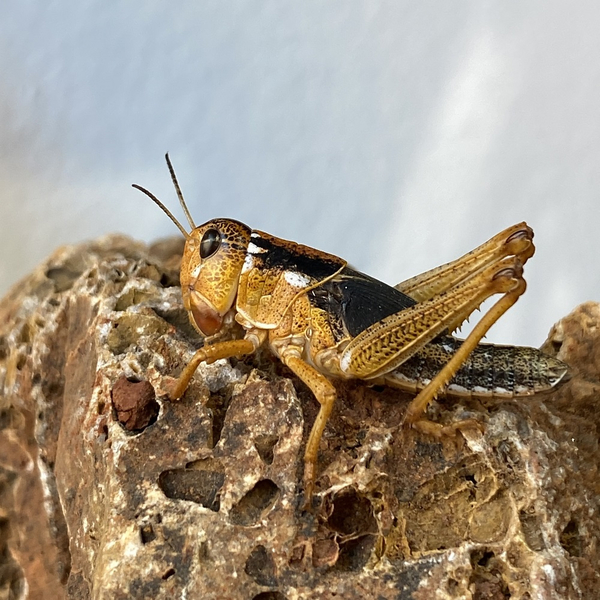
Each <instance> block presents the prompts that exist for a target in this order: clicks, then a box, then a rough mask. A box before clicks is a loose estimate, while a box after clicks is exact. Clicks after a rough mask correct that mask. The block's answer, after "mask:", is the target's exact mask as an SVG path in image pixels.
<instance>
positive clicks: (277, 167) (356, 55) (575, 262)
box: [0, 0, 600, 346]
mask: <svg viewBox="0 0 600 600" xmlns="http://www.w3.org/2000/svg"><path fill="white" fill-rule="evenodd" d="M599 30H600V3H598V2H595V1H587V2H586V1H582V2H578V3H576V4H573V3H568V2H561V1H559V0H532V1H530V2H505V1H501V0H497V1H482V0H477V1H472V2H439V1H438V2H428V1H422V2H408V1H400V0H394V1H372V2H371V1H370V2H362V1H361V2H358V1H356V0H344V1H331V2H319V1H315V0H305V1H303V2H286V1H282V0H271V1H269V0H263V1H261V2H256V1H249V0H231V1H229V2H223V1H222V0H215V1H210V0H208V1H207V0H203V1H202V2H196V1H185V0H184V1H181V2H177V3H174V2H159V1H148V2H119V3H117V2H106V1H101V0H77V1H76V2H75V1H70V0H55V1H52V2H49V1H48V0H3V2H2V3H0V73H1V82H2V85H1V88H0V244H1V247H0V252H1V257H2V258H1V260H0V294H4V293H5V292H6V291H7V290H8V289H9V287H10V286H11V285H13V284H14V283H15V282H17V280H18V279H19V278H21V277H23V276H24V275H26V274H27V273H28V271H30V270H31V269H32V268H34V267H35V265H36V264H37V263H38V262H40V261H41V260H43V259H44V258H45V257H46V256H47V255H48V254H49V253H50V252H51V251H52V250H53V249H54V248H55V247H57V246H59V245H62V244H70V243H74V242H78V241H81V240H85V239H89V238H94V237H97V236H99V235H102V234H105V233H109V232H122V233H126V234H128V235H130V236H132V237H134V238H138V239H141V240H145V241H151V240H154V239H156V238H159V237H163V236H170V235H177V234H178V232H177V230H176V228H175V227H174V226H173V224H172V223H171V222H170V221H169V220H168V218H167V217H166V216H165V215H164V214H162V213H161V211H160V210H159V209H158V208H157V207H156V206H155V205H153V204H152V203H151V202H150V201H149V200H148V199H147V198H146V197H145V196H143V195H142V194H141V193H140V192H138V191H136V190H134V189H133V188H131V184H132V183H139V184H141V185H143V186H145V187H147V188H148V189H150V190H152V191H153V192H154V193H155V194H156V195H157V196H158V197H159V198H161V199H162V200H163V201H164V202H165V203H166V204H167V205H169V206H170V207H172V209H173V211H174V212H175V214H176V215H177V216H178V217H180V219H181V220H182V221H183V220H184V219H183V216H182V215H181V212H180V210H179V207H178V205H177V199H176V196H175V193H174V190H173V189H172V186H171V182H170V179H169V175H168V171H167V169H166V166H165V163H164V158H163V156H164V154H165V152H166V151H169V152H170V155H171V158H172V160H173V162H174V165H175V168H176V171H177V173H178V176H179V180H180V183H181V186H182V188H183V192H184V194H185V196H186V198H187V202H188V204H189V205H190V209H191V211H192V214H193V215H194V217H195V220H196V222H197V223H202V222H204V221H207V220H209V219H210V218H213V217H216V216H226V217H232V218H235V219H239V220H241V221H244V222H246V223H247V224H249V225H250V226H251V227H253V228H256V229H261V230H264V231H267V232H269V233H272V234H274V235H277V236H279V237H283V238H287V239H292V240H296V241H300V242H303V243H305V244H308V245H311V246H314V247H316V248H319V249H322V250H326V251H328V252H332V253H334V254H338V255H340V256H343V257H344V258H346V259H347V260H348V261H349V262H350V263H351V264H352V265H353V266H355V267H356V268H359V269H360V270H362V271H365V272H367V273H369V274H371V275H374V276H376V277H378V278H379V279H382V280H384V281H386V282H387V283H390V284H395V283H397V282H398V281H400V280H403V279H406V278H408V277H410V276H412V275H415V274H416V273H418V272H421V271H423V270H425V269H428V268H431V267H433V266H436V265H438V264H441V263H444V262H447V261H449V260H451V259H453V258H456V257H458V256H459V255H461V254H462V253H464V252H466V251H468V250H470V249H472V248H473V247H475V246H477V245H479V244H480V243H482V242H483V241H485V240H486V239H488V238H489V237H491V236H492V235H494V234H495V233H497V232H498V231H500V230H501V229H503V228H505V227H507V226H508V225H511V224H513V223H516V222H519V221H522V220H526V221H527V222H528V223H529V224H530V225H531V226H532V227H533V228H534V230H535V234H536V238H535V241H536V245H537V253H536V256H535V257H534V258H533V259H532V260H531V261H530V262H529V263H528V264H527V267H526V278H527V281H528V286H529V287H528V291H527V294H526V295H525V296H524V297H523V298H522V299H521V300H520V301H519V303H518V304H517V305H516V306H515V307H514V308H513V309H512V310H511V311H510V313H509V314H507V315H506V316H505V317H504V318H503V319H502V321H501V322H500V323H498V324H497V325H496V326H495V327H494V328H493V329H492V331H491V332H490V334H489V336H488V339H489V340H491V341H495V342H499V343H521V344H527V345H534V346H538V345H540V344H541V343H542V342H543V340H544V339H545V336H546V334H547V332H548V330H549V328H550V326H551V325H552V324H553V323H554V322H555V321H556V320H557V319H558V318H560V317H562V316H563V315H565V314H566V313H567V312H569V311H570V310H571V309H572V308H573V307H574V306H575V305H577V304H579V303H581V302H583V301H586V300H590V299H595V300H600V269H599V268H598V256H599V255H600V235H599V227H600V197H599V196H600V109H599V107H600V36H599V35H598V31H599Z"/></svg>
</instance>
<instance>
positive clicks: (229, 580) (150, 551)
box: [0, 236, 600, 600]
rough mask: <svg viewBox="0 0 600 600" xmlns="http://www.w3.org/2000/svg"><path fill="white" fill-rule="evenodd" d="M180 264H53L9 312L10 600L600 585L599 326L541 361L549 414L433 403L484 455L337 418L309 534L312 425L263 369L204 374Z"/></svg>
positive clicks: (348, 386)
mask: <svg viewBox="0 0 600 600" xmlns="http://www.w3.org/2000/svg"><path fill="white" fill-rule="evenodd" d="M180 255H181V243H180V242H179V241H168V242H164V243H161V244H157V245H154V246H152V247H150V248H147V247H146V246H144V245H142V244H139V243H136V242H133V241H131V240H129V239H127V238H124V237H119V236H111V237H107V238H103V239H100V240H98V241H96V242H92V243H89V244H85V245H82V246H78V247H66V248H62V249H60V250H58V251H57V252H56V253H55V254H54V255H52V256H51V257H50V258H49V259H48V260H47V261H46V262H45V263H43V264H42V265H40V267H39V268H38V269H37V270H36V271H35V272H34V273H33V274H31V275H30V276H29V277H27V278H26V279H25V280H24V281H22V282H21V283H19V284H18V285H17V286H15V287H14V288H13V290H12V291H11V292H10V293H9V294H8V296H7V297H6V298H5V299H4V300H3V302H2V305H1V307H0V390H1V393H2V396H1V399H0V598H11V599H12V598H15V599H20V598H35V599H37V598H70V599H77V600H80V599H86V598H90V599H91V598H93V599H105V598H106V599H117V600H118V599H121V598H123V599H124V598H128V599H129V598H157V599H158V598H169V599H172V598H188V599H195V598H199V599H200V598H202V599H222V598H227V599H232V600H235V599H238V598H239V599H254V600H259V599H262V600H269V599H270V600H276V599H277V600H279V599H281V600H284V599H289V600H292V599H300V598H318V599H321V598H323V599H325V598H345V599H353V598H357V599H358V598H364V599H368V598H378V599H382V598H390V599H391V598H394V599H415V600H416V599H429V598H440V599H443V598H447V599H450V598H470V599H474V600H482V599H487V598H489V599H493V600H501V599H508V598H511V599H513V600H517V599H523V600H525V599H561V600H563V599H571V598H573V599H575V598H578V599H581V598H583V599H588V598H596V597H598V596H597V594H598V592H597V590H598V586H599V584H600V574H599V567H598V565H599V564H600V551H599V548H598V542H597V540H598V539H599V534H600V518H599V505H598V504H599V503H598V498H599V497H600V493H599V492H600V489H599V488H600V478H599V477H598V465H599V452H598V431H599V426H600V410H599V406H600V384H599V383H598V380H599V377H600V305H599V304H595V303H587V304H584V305H582V306H581V307H579V308H577V309H576V310H575V311H574V312H573V313H572V314H571V315H569V316H568V317H566V318H565V319H563V320H562V321H561V322H560V323H558V324H557V325H556V326H555V327H554V328H553V330H552V332H551V335H550V338H549V340H548V341H547V342H546V345H545V349H546V350H547V351H550V352H553V353H558V357H559V358H561V359H563V360H565V361H566V362H567V363H569V364H570V365H571V366H572V367H573V373H572V377H571V379H570V381H569V382H567V383H565V384H564V385H562V386H561V387H559V388H558V389H557V390H556V391H555V392H553V393H552V394H549V395H546V396H544V397H536V398H532V399H528V400H520V401H518V402H517V401H503V402H498V401H487V402H485V403H484V402H481V401H476V400H464V401H460V402H456V401H449V400H444V399H442V400H440V401H439V402H437V403H435V404H434V406H433V407H432V409H431V415H432V416H433V417H434V418H435V419H436V420H439V421H442V422H445V421H449V420H451V419H457V418H465V417H469V418H474V419H477V420H478V421H480V422H481V423H482V424H484V427H483V428H482V429H483V431H479V430H477V429H473V430H471V429H468V430H466V431H465V433H464V439H463V438H462V437H460V436H457V437H456V438H442V439H440V440H437V439H433V438H431V437H428V436H427V435H425V434H422V433H418V432H416V431H412V430H409V431H407V430H405V429H403V428H402V427H401V420H402V415H403V414H404V411H405V410H406V407H407V405H408V402H409V401H410V397H409V396H407V395H405V394H401V393H399V392H398V391H395V390H392V389H387V388H369V387H368V386H366V385H365V384H363V383H360V382H350V383H339V384H337V388H338V392H339V400H338V402H337V404H336V407H335V409H334V414H333V416H332V418H331V419H330V422H329V423H328V426H327V428H326V431H325V435H324V437H323V441H322V443H321V447H320V454H319V474H318V480H317V486H316V495H315V499H314V500H315V502H314V507H313V510H312V511H306V510H303V496H302V485H301V476H302V455H303V451H304V445H305V442H306V437H307V435H308V431H309V430H310V426H311V424H312V421H313V419H314V417H315V415H316V413H317V410H318V406H317V403H316V401H315V400H314V398H313V397H312V395H311V394H310V392H309V391H308V390H307V388H305V387H304V385H303V384H302V383H300V382H299V381H298V380H297V379H295V378H294V377H293V376H292V375H291V374H290V373H289V372H288V371H286V369H285V368H284V367H282V366H281V364H279V363H278V362H277V361H275V360H274V359H273V358H272V357H271V356H270V355H269V354H268V353H266V352H261V353H260V354H258V355H257V356H252V357H248V358H247V359H245V360H244V361H240V360H238V361H236V360H232V361H219V362H217V363H215V364H213V365H201V366H200V368H199V370H198V373H197V375H196V376H195V378H194V379H193V382H192V385H191V386H190V388H189V389H188V391H187V392H186V394H185V395H184V397H183V398H182V400H181V401H179V402H176V403H175V402H169V401H168V400H167V399H166V394H165V390H167V389H168V387H169V385H171V384H172V382H173V377H174V376H177V375H178V374H179V373H180V371H181V369H182V367H183V365H184V364H185V363H186V361H187V360H189V358H190V357H191V356H192V354H193V352H194V350H195V349H196V348H197V347H199V346H200V345H201V344H202V340H201V339H200V338H199V337H198V336H197V335H196V334H195V332H194V331H193V330H192V328H191V327H190V326H189V324H188V322H187V316H186V314H185V312H184V311H183V308H182V304H181V298H180V291H179V288H178V287H177V269H178V265H177V260H178V256H180Z"/></svg>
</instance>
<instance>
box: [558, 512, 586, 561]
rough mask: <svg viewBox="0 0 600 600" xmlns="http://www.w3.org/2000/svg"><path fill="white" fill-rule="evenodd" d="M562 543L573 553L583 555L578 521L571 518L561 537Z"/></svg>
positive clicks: (577, 555)
mask: <svg viewBox="0 0 600 600" xmlns="http://www.w3.org/2000/svg"><path fill="white" fill-rule="evenodd" d="M559 540H560V545H561V546H562V547H563V548H564V549H565V550H566V551H567V552H568V553H569V554H570V555H571V556H576V557H580V556H582V543H581V536H580V534H579V526H578V525H577V522H576V521H575V520H573V519H571V520H570V521H569V522H568V523H567V526H566V527H565V528H564V529H563V531H562V533H561V534H560V537H559Z"/></svg>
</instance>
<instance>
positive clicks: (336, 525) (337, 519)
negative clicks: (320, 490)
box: [327, 490, 377, 535]
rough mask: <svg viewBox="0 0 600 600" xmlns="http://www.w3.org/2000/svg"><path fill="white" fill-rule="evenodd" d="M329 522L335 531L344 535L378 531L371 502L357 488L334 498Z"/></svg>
mask: <svg viewBox="0 0 600 600" xmlns="http://www.w3.org/2000/svg"><path fill="white" fill-rule="evenodd" d="M327 524H328V525H329V527H330V528H331V529H332V530H333V531H337V532H338V533H341V534H344V535H351V534H357V533H374V532H375V531H377V523H376V522H375V517H374V516H373V506H372V505H371V502H370V501H369V500H368V498H365V497H364V496H361V495H360V494H358V493H357V492H356V491H355V490H349V491H344V492H342V493H341V494H340V495H339V496H336V497H335V498H334V500H333V510H332V512H331V516H330V517H329V519H328V520H327Z"/></svg>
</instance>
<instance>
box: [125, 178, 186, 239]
mask: <svg viewBox="0 0 600 600" xmlns="http://www.w3.org/2000/svg"><path fill="white" fill-rule="evenodd" d="M131 185H132V187H134V188H135V189H136V190H140V192H143V193H144V194H146V196H148V198H150V200H152V201H153V202H154V203H155V204H158V206H159V207H160V208H161V209H162V210H163V212H164V213H165V214H166V215H167V217H169V219H171V221H173V223H175V225H177V227H178V228H179V231H181V233H183V235H184V237H185V239H186V240H187V239H189V237H190V234H189V233H188V232H187V231H186V230H185V229H184V228H183V225H182V224H181V223H180V222H179V221H178V220H177V219H176V218H175V217H174V216H173V213H172V212H171V211H170V210H169V209H168V208H167V207H166V206H165V205H164V204H163V203H162V202H161V201H160V200H159V199H158V198H157V197H156V196H155V195H154V194H153V193H152V192H149V191H148V190H147V189H146V188H143V187H142V186H141V185H138V184H137V183H133V184H131Z"/></svg>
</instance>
